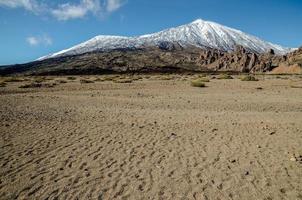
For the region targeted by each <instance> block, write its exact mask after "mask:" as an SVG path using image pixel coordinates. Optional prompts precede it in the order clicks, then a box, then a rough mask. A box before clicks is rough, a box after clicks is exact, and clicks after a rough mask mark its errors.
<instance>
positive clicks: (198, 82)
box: [191, 79, 206, 87]
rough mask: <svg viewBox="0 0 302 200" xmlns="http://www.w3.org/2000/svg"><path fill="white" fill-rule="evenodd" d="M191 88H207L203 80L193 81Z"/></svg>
mask: <svg viewBox="0 0 302 200" xmlns="http://www.w3.org/2000/svg"><path fill="white" fill-rule="evenodd" d="M191 86H193V87H205V86H206V85H205V83H204V81H202V80H201V79H197V80H193V81H191Z"/></svg>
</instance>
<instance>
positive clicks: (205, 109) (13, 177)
mask: <svg viewBox="0 0 302 200" xmlns="http://www.w3.org/2000/svg"><path fill="white" fill-rule="evenodd" d="M187 78H189V79H188V80H182V79H184V78H183V77H178V76H177V77H174V78H172V80H156V79H159V78H155V77H151V78H150V79H143V80H140V81H135V82H133V83H129V84H128V83H113V82H111V81H105V82H95V83H89V84H81V83H80V78H79V77H78V78H77V80H75V81H68V83H66V84H59V85H57V86H55V87H53V88H43V87H42V88H29V89H21V88H18V86H20V85H22V84H24V83H8V84H7V86H6V87H4V88H0V118H1V123H0V135H1V137H0V151H1V155H0V166H1V168H0V199H98V200H100V199H197V200H199V199H205V200H206V199H215V200H216V199H235V200H242V199H260V200H264V199H302V163H301V157H299V156H301V155H302V145H301V144H302V134H301V133H302V101H301V99H302V89H300V88H292V87H290V85H291V84H292V83H294V84H297V85H301V83H302V79H301V77H299V76H289V77H287V78H286V79H276V78H275V77H273V76H266V77H257V78H259V79H260V80H259V81H258V82H242V81H240V80H239V79H238V77H235V79H233V80H216V79H215V80H211V82H209V83H206V85H207V87H205V88H195V87H191V86H190V79H191V78H192V77H187ZM91 79H93V78H91ZM264 79H265V80H264ZM50 82H51V81H50ZM259 88H261V89H259Z"/></svg>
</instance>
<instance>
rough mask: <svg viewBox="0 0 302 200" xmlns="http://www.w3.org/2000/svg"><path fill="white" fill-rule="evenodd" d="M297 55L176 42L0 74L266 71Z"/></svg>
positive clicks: (13, 68) (17, 67)
mask: <svg viewBox="0 0 302 200" xmlns="http://www.w3.org/2000/svg"><path fill="white" fill-rule="evenodd" d="M301 55H302V49H301V48H300V49H299V50H297V51H295V52H292V53H290V54H288V55H286V56H277V55H275V54H274V51H270V52H268V53H266V54H256V53H255V52H250V51H248V50H246V49H244V48H243V47H241V46H238V47H236V49H235V50H234V51H233V52H224V51H220V50H216V49H201V48H197V47H193V46H191V47H187V48H182V47H181V45H179V44H177V43H169V42H162V43H161V44H160V45H159V46H158V47H142V48H140V49H120V50H114V51H108V52H100V51H97V52H90V53H85V54H81V55H76V56H66V57H60V58H52V59H47V60H43V61H35V62H31V63H26V64H21V65H13V66H6V67H4V68H2V69H1V70H0V75H8V74H16V73H22V74H35V75H67V74H107V73H132V72H145V73H147V72H183V71H203V72H207V71H208V72H217V71H228V72H267V71H271V70H272V69H274V68H276V67H278V65H279V63H282V62H287V63H294V62H296V60H298V61H299V59H300V58H301ZM301 60H302V58H301ZM301 60H300V61H301ZM301 63H302V62H301ZM301 65H302V64H301Z"/></svg>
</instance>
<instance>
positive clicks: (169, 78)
mask: <svg viewBox="0 0 302 200" xmlns="http://www.w3.org/2000/svg"><path fill="white" fill-rule="evenodd" d="M159 80H163V81H168V80H173V77H172V76H160V77H159Z"/></svg>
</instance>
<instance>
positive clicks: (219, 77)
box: [217, 74, 233, 79]
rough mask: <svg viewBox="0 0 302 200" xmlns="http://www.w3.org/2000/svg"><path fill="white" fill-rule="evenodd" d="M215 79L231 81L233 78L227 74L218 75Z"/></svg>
mask: <svg viewBox="0 0 302 200" xmlns="http://www.w3.org/2000/svg"><path fill="white" fill-rule="evenodd" d="M217 79H233V77H232V76H231V75H229V74H220V75H219V76H218V77H217Z"/></svg>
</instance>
